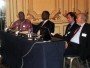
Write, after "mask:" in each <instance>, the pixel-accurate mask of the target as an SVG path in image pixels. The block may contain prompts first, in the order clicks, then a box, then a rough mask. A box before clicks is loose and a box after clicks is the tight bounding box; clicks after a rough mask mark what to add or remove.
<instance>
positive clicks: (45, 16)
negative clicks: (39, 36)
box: [42, 12, 48, 20]
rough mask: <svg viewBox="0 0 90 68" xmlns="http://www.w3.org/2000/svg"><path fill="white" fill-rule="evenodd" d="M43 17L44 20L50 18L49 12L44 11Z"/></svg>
mask: <svg viewBox="0 0 90 68" xmlns="http://www.w3.org/2000/svg"><path fill="white" fill-rule="evenodd" d="M42 19H43V20H47V19H48V15H47V13H45V12H43V13H42Z"/></svg>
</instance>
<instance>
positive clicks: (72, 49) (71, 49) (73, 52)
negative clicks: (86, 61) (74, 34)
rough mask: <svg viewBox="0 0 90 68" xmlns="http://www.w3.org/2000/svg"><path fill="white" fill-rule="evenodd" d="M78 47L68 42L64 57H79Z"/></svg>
mask: <svg viewBox="0 0 90 68" xmlns="http://www.w3.org/2000/svg"><path fill="white" fill-rule="evenodd" d="M79 50H80V45H79V44H76V43H72V42H70V43H69V44H68V48H67V49H66V50H65V53H64V56H79V52H80V51H79Z"/></svg>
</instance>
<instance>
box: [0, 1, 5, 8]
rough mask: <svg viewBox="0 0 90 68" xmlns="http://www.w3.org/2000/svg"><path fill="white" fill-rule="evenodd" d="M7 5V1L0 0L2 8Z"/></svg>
mask: <svg viewBox="0 0 90 68" xmlns="http://www.w3.org/2000/svg"><path fill="white" fill-rule="evenodd" d="M4 6H5V1H4V0H0V9H2V8H3V7H4Z"/></svg>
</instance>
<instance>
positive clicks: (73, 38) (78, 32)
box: [70, 23, 85, 44]
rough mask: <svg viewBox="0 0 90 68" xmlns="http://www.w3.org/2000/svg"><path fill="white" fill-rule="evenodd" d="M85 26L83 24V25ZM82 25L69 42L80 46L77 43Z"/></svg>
mask: <svg viewBox="0 0 90 68" xmlns="http://www.w3.org/2000/svg"><path fill="white" fill-rule="evenodd" d="M84 24H85V23H84ZM84 24H82V25H81V27H80V29H79V30H78V31H77V33H76V34H75V35H74V36H73V37H72V39H71V40H70V41H71V42H74V43H77V44H80V42H79V38H80V33H81V31H82V28H83V26H84Z"/></svg>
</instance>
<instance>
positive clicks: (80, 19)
mask: <svg viewBox="0 0 90 68" xmlns="http://www.w3.org/2000/svg"><path fill="white" fill-rule="evenodd" d="M76 21H77V24H80V23H82V18H81V15H80V14H79V15H77V19H76Z"/></svg>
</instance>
